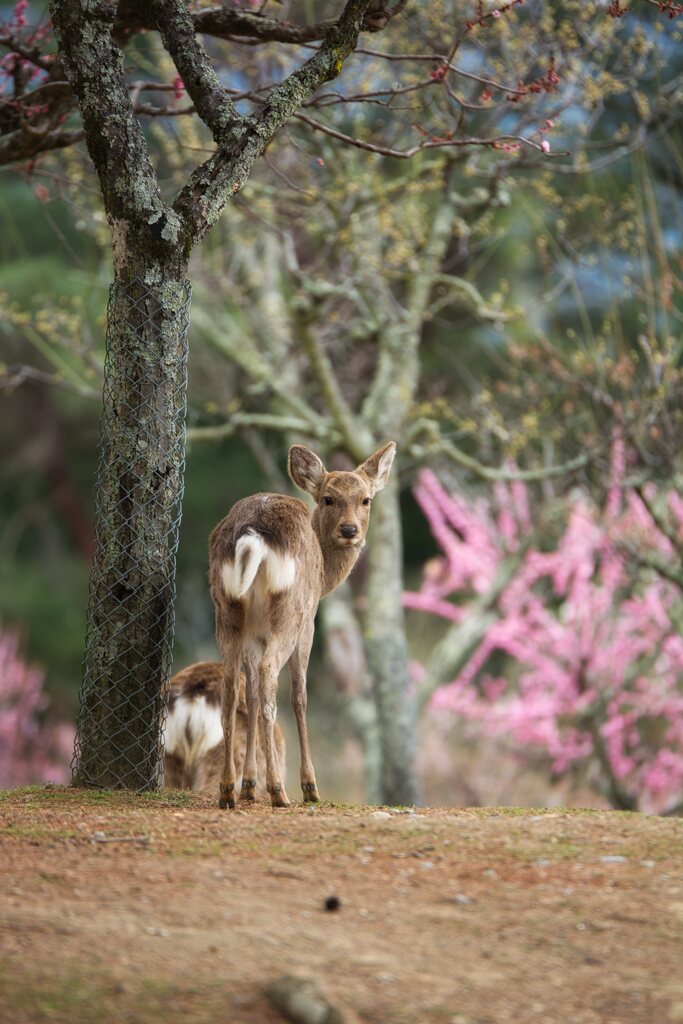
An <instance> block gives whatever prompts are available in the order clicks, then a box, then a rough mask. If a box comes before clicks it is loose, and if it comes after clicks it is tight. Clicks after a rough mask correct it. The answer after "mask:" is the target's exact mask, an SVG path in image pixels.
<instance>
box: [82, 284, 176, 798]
mask: <svg viewBox="0 0 683 1024" xmlns="http://www.w3.org/2000/svg"><path fill="white" fill-rule="evenodd" d="M189 306H190V286H189V283H188V282H185V283H182V284H178V283H172V282H165V283H163V284H162V285H159V286H155V287H154V288H151V287H150V286H148V285H147V284H145V282H143V281H141V280H139V279H134V280H131V281H127V282H125V283H121V282H115V283H114V284H113V285H112V288H111V291H110V296H109V307H108V330H107V352H106V357H105V368H104V405H103V413H102V421H101V440H100V450H99V460H98V470H97V482H96V487H95V517H96V536H95V553H94V559H93V568H92V573H91V578H90V600H89V608H88V618H87V624H86V645H85V657H84V664H83V681H82V686H81V692H80V709H79V716H78V723H77V737H76V744H75V748H74V757H73V761H72V765H71V767H72V774H73V780H74V782H75V783H77V784H79V785H87V786H97V787H102V788H126V789H134V790H147V789H154V788H156V787H157V786H158V784H159V782H160V779H161V772H162V745H161V740H162V734H163V726H164V720H165V704H164V701H163V698H162V690H163V688H164V687H165V685H166V683H167V681H168V678H169V675H170V668H171V652H172V643H173V628H174V601H175V555H176V551H177V548H178V532H179V526H180V516H181V502H182V494H183V476H184V466H185V414H186V391H187V331H188V326H189Z"/></svg>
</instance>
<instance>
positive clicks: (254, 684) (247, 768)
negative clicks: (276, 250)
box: [240, 652, 259, 800]
mask: <svg viewBox="0 0 683 1024" xmlns="http://www.w3.org/2000/svg"><path fill="white" fill-rule="evenodd" d="M244 674H245V676H246V679H247V686H246V698H247V749H246V753H245V755H244V771H243V773H242V789H241V790H240V800H254V799H255V793H256V730H257V727H258V717H259V682H258V674H257V671H256V666H255V665H254V662H253V658H252V657H251V656H250V654H249V652H247V653H246V655H245V659H244Z"/></svg>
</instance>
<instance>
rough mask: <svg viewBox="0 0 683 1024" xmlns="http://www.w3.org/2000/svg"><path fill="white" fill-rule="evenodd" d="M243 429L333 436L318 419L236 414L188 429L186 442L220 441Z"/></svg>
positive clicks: (324, 423)
mask: <svg viewBox="0 0 683 1024" xmlns="http://www.w3.org/2000/svg"><path fill="white" fill-rule="evenodd" d="M243 427H260V428H261V429H263V430H277V431H288V430H291V431H294V432H295V433H297V434H303V435H309V436H310V437H317V438H319V439H321V440H325V441H330V440H331V438H332V437H333V436H334V435H333V433H331V432H330V429H329V425H328V423H327V422H326V421H325V420H323V419H319V420H318V421H317V422H310V421H309V420H301V419H297V418H296V417H295V416H278V415H276V414H274V413H265V412H263V413H257V412H236V413H235V414H234V415H233V416H231V418H230V419H229V420H228V421H227V422H226V423H219V424H216V425H215V426H210V427H190V428H189V429H188V431H187V439H188V441H222V440H224V439H225V438H226V437H232V436H233V435H234V434H236V433H237V432H238V431H239V430H240V429H241V428H243Z"/></svg>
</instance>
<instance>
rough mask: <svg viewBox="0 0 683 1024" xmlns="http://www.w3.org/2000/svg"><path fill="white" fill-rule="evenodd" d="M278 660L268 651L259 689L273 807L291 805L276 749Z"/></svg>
mask: <svg viewBox="0 0 683 1024" xmlns="http://www.w3.org/2000/svg"><path fill="white" fill-rule="evenodd" d="M277 675H278V666H277V662H276V660H275V658H274V657H272V655H269V654H268V653H266V654H265V655H264V657H263V659H262V660H261V663H260V665H259V690H260V698H261V727H262V728H261V735H262V737H263V751H264V753H265V755H266V789H267V790H268V792H269V793H270V802H271V804H272V805H273V807H289V799H288V797H287V793H286V791H285V784H284V782H283V781H282V776H281V775H280V766H279V764H278V758H277V753H276V750H275V719H276V717H277Z"/></svg>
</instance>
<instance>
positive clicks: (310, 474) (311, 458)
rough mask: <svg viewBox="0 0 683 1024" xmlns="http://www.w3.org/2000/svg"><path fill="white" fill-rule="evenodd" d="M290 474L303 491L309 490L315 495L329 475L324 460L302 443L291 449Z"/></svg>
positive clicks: (294, 445)
mask: <svg viewBox="0 0 683 1024" xmlns="http://www.w3.org/2000/svg"><path fill="white" fill-rule="evenodd" d="M288 469H289V475H290V477H291V478H292V480H293V481H294V483H295V484H296V486H297V487H300V488H301V490H302V491H308V493H309V494H312V495H313V497H315V496H316V495H317V493H318V489H319V487H320V485H321V483H322V482H323V480H324V479H325V477H326V476H327V471H326V469H325V467H324V466H323V464H322V462H321V461H320V459H319V458H318V456H317V455H316V454H315V452H312V451H311V449H310V448H305V447H304V446H303V445H302V444H293V445H292V447H291V448H290V449H289V460H288Z"/></svg>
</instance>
